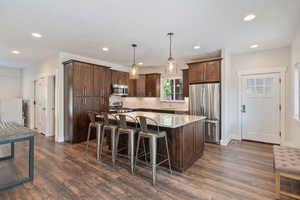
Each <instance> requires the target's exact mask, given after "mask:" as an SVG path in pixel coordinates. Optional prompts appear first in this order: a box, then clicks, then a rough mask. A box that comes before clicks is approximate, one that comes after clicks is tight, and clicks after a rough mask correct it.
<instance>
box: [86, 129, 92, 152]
mask: <svg viewBox="0 0 300 200" xmlns="http://www.w3.org/2000/svg"><path fill="white" fill-rule="evenodd" d="M91 129H92V124H89V130H88V135H87V139H86V151H87V150H88V148H89V142H90V137H91Z"/></svg>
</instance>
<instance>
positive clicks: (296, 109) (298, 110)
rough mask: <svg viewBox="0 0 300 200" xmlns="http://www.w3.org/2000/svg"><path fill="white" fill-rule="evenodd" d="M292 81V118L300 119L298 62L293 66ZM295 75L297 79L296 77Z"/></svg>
mask: <svg viewBox="0 0 300 200" xmlns="http://www.w3.org/2000/svg"><path fill="white" fill-rule="evenodd" d="M293 76H294V79H293V80H294V81H293V92H294V95H293V97H294V106H293V115H294V119H295V120H297V121H300V63H296V64H295V66H294V74H293ZM296 77H297V79H298V80H297V79H296Z"/></svg>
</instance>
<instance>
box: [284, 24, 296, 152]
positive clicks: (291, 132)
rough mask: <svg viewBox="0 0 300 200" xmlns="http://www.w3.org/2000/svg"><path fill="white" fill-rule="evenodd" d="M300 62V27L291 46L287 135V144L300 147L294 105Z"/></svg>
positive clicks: (287, 100)
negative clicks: (295, 77) (294, 90)
mask: <svg viewBox="0 0 300 200" xmlns="http://www.w3.org/2000/svg"><path fill="white" fill-rule="evenodd" d="M296 63H300V29H299V31H298V33H297V34H296V35H295V38H294V39H293V41H292V46H291V65H290V67H289V69H288V72H287V85H288V88H287V98H286V102H287V117H286V119H287V120H286V122H287V124H286V125H287V135H286V138H285V139H286V141H285V145H287V146H294V147H299V148H300V121H297V120H295V119H294V117H293V107H294V92H293V81H294V79H293V78H294V76H293V72H294V65H295V64H296Z"/></svg>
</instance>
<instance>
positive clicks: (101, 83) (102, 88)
mask: <svg viewBox="0 0 300 200" xmlns="http://www.w3.org/2000/svg"><path fill="white" fill-rule="evenodd" d="M93 75H94V96H96V97H107V96H109V95H110V93H111V70H110V69H109V68H107V67H103V66H98V65H95V66H94V73H93Z"/></svg>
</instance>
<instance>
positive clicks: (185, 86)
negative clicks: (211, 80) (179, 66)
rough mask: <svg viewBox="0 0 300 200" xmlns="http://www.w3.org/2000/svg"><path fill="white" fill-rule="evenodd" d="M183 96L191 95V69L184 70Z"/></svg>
mask: <svg viewBox="0 0 300 200" xmlns="http://www.w3.org/2000/svg"><path fill="white" fill-rule="evenodd" d="M182 81H183V96H184V97H189V84H190V83H189V69H184V70H182Z"/></svg>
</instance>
